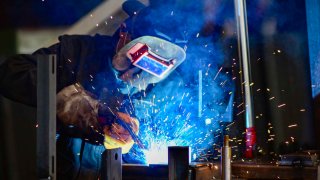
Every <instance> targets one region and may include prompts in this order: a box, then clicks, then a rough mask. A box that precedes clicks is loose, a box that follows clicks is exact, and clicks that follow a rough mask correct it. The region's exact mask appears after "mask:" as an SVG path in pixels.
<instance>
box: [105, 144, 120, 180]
mask: <svg viewBox="0 0 320 180" xmlns="http://www.w3.org/2000/svg"><path fill="white" fill-rule="evenodd" d="M121 179H122V151H121V148H116V149H106V150H105V151H104V152H103V153H102V165H101V180H121Z"/></svg>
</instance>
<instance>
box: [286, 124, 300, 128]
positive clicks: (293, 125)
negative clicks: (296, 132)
mask: <svg viewBox="0 0 320 180" xmlns="http://www.w3.org/2000/svg"><path fill="white" fill-rule="evenodd" d="M297 126H298V125H297V124H291V125H289V126H288V128H292V127H297Z"/></svg>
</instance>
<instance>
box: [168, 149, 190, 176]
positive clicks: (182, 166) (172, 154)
mask: <svg viewBox="0 0 320 180" xmlns="http://www.w3.org/2000/svg"><path fill="white" fill-rule="evenodd" d="M168 169H169V180H186V179H188V177H189V146H171V147H168Z"/></svg>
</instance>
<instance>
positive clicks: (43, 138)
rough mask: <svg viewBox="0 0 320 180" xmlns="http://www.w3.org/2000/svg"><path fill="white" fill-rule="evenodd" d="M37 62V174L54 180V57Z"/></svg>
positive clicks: (44, 56) (41, 58)
mask: <svg viewBox="0 0 320 180" xmlns="http://www.w3.org/2000/svg"><path fill="white" fill-rule="evenodd" d="M37 62H38V65H37V125H36V127H37V174H38V178H39V179H56V64H57V62H56V56H55V55H43V56H37Z"/></svg>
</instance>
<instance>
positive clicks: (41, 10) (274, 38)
mask: <svg viewBox="0 0 320 180" xmlns="http://www.w3.org/2000/svg"><path fill="white" fill-rule="evenodd" d="M101 2H102V1H101V0H68V1H64V0H45V1H41V0H37V1H35V0H27V1H23V0H10V1H9V0H2V1H0V40H1V41H0V62H1V59H4V57H6V56H8V55H12V54H15V53H16V41H15V40H16V34H15V31H16V29H19V28H42V27H60V26H70V25H72V24H73V23H74V22H76V21H77V20H78V19H79V18H81V17H82V16H83V15H85V14H86V13H88V12H89V11H90V10H92V9H93V8H94V7H96V6H97V5H98V4H99V3H101ZM161 2H162V3H165V1H161ZM169 2H174V1H169ZM247 2H248V3H247V8H248V26H249V38H250V57H251V59H250V60H251V69H252V72H251V73H252V82H254V85H253V86H252V91H253V100H254V116H253V117H254V118H255V124H256V128H257V137H258V139H257V146H258V147H259V148H260V149H263V151H262V153H260V154H259V153H258V156H259V157H261V156H264V155H265V156H268V157H270V156H273V155H274V154H283V153H291V152H296V151H299V150H306V149H316V148H318V149H319V144H318V146H317V145H316V143H319V142H320V138H319V133H318V135H316V133H315V132H320V130H319V127H317V126H319V119H315V118H314V114H313V109H315V108H317V107H315V106H312V104H313V99H312V95H311V88H310V87H311V80H310V67H309V46H308V40H310V39H308V29H307V27H308V23H307V17H306V12H307V11H306V8H305V7H306V6H305V3H306V1H298V0H296V1H291V0H279V1H276V0H274V1H266V0H253V1H251V0H250V1H247ZM195 3H196V1H195ZM307 3H313V2H312V1H307ZM154 4H156V3H154ZM311 7H312V6H311ZM231 8H233V7H231ZM313 8H314V10H319V9H320V7H317V6H315V7H313ZM220 15H223V13H221V14H220ZM314 18H316V19H320V17H314ZM317 22H318V23H319V21H317ZM268 28H269V29H268ZM266 29H267V30H266ZM272 29H274V32H273V33H272V31H273V30H272ZM318 32H319V31H318ZM278 50H280V51H278ZM238 88H239V89H238V90H239V91H238V96H239V98H238V99H236V100H237V101H236V104H237V105H239V104H240V103H241V102H242V99H241V97H242V92H241V90H240V87H238ZM283 104H285V105H284V106H281V105H283ZM279 106H280V107H279ZM240 108H241V107H240ZM236 111H237V112H240V111H241V109H237V110H236ZM0 113H1V114H0V118H1V119H0V120H1V121H0V123H1V124H0V128H1V129H0V140H1V144H0V145H1V148H0V150H1V156H0V162H1V163H0V179H19V178H20V177H28V176H29V175H30V173H31V174H32V175H34V173H35V172H34V171H32V169H30V168H31V167H32V165H34V164H35V161H32V160H30V159H32V155H30V154H32V153H31V152H32V151H33V150H34V149H32V148H31V146H30V144H33V143H32V142H34V141H33V139H32V137H33V136H34V133H35V132H30V131H25V130H26V129H33V128H32V127H33V123H30V122H34V121H35V109H34V108H31V107H27V106H24V105H22V104H19V103H14V102H11V101H10V100H8V99H5V98H0ZM243 120H244V117H243V115H238V116H237V115H235V118H234V121H235V122H237V123H236V124H235V127H234V129H235V130H237V133H235V135H236V136H241V133H242V132H243V131H244V129H240V130H239V128H244V124H243ZM294 124H296V125H297V126H296V127H289V126H290V125H294ZM316 128H317V129H316ZM292 138H293V139H294V140H292ZM287 142H288V143H287ZM27 147H29V148H27ZM240 155H241V154H240Z"/></svg>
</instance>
